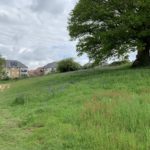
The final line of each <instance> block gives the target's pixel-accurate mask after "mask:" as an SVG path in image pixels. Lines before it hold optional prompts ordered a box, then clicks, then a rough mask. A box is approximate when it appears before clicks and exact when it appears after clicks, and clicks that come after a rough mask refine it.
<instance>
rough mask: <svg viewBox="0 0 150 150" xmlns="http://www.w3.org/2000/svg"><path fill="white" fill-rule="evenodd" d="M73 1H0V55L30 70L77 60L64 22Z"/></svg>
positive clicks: (83, 59)
mask: <svg viewBox="0 0 150 150" xmlns="http://www.w3.org/2000/svg"><path fill="white" fill-rule="evenodd" d="M76 2H77V0H0V54H2V55H3V56H5V57H6V58H7V59H17V60H19V61H22V62H23V63H25V64H26V65H28V66H29V67H30V68H35V67H38V66H40V65H45V64H46V63H49V62H52V61H58V60H61V59H63V58H67V57H74V58H76V60H78V61H79V62H81V63H83V62H85V60H88V59H87V57H85V56H83V57H81V58H77V53H76V50H75V45H76V43H75V42H71V41H70V40H69V36H68V31H67V19H68V16H69V13H70V11H71V9H73V7H74V5H75V3H76Z"/></svg>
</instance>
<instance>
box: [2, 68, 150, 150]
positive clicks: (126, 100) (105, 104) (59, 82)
mask: <svg viewBox="0 0 150 150" xmlns="http://www.w3.org/2000/svg"><path fill="white" fill-rule="evenodd" d="M149 75H150V69H135V70H132V69H129V68H122V67H120V68H119V69H117V68H115V67H114V69H112V68H111V69H108V68H107V69H93V70H92V69H90V70H85V71H77V72H69V73H64V74H52V75H49V76H43V77H37V78H32V79H30V78H29V79H26V80H18V81H13V80H10V81H7V82H6V81H5V82H3V83H6V84H10V89H6V90H4V91H3V92H0V113H1V115H0V149H1V150H149V147H150V86H149V85H150V78H149ZM131 81H132V82H131ZM0 82H2V81H0ZM23 95H24V96H23ZM17 97H20V98H18V99H19V100H17V101H20V102H16V105H13V106H12V103H13V102H14V100H15V99H16V98H17ZM25 97H27V99H26V98H25ZM21 99H23V102H22V100H21ZM18 103H19V104H18ZM20 103H21V104H20Z"/></svg>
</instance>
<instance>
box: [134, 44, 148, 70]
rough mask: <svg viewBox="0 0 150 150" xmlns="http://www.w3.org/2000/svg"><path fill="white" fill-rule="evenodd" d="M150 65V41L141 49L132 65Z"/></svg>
mask: <svg viewBox="0 0 150 150" xmlns="http://www.w3.org/2000/svg"><path fill="white" fill-rule="evenodd" d="M142 66H150V43H147V44H146V46H145V49H144V50H139V51H138V54H137V57H136V60H135V61H134V63H133V65H132V67H142Z"/></svg>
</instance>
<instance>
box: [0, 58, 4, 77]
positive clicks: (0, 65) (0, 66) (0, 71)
mask: <svg viewBox="0 0 150 150" xmlns="http://www.w3.org/2000/svg"><path fill="white" fill-rule="evenodd" d="M4 63H5V60H4V58H2V57H1V55H0V78H1V76H2V74H3V72H4V70H3V69H4Z"/></svg>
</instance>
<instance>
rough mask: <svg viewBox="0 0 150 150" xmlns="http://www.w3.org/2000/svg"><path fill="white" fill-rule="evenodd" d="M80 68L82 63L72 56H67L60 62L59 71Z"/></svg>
mask: <svg viewBox="0 0 150 150" xmlns="http://www.w3.org/2000/svg"><path fill="white" fill-rule="evenodd" d="M79 69H80V64H79V63H77V62H75V61H74V60H73V59H72V58H67V59H64V60H62V61H60V62H59V63H58V66H57V70H58V71H59V72H69V71H75V70H79Z"/></svg>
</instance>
